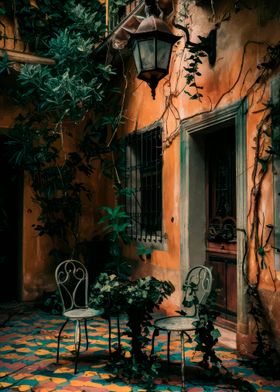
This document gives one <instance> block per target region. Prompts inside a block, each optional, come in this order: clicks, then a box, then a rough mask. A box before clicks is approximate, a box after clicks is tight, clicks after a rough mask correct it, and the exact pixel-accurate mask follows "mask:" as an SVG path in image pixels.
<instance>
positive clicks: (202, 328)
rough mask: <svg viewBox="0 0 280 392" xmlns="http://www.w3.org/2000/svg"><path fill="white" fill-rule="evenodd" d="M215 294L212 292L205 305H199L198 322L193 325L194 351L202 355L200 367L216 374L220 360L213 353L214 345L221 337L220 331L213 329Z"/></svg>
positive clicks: (215, 314)
mask: <svg viewBox="0 0 280 392" xmlns="http://www.w3.org/2000/svg"><path fill="white" fill-rule="evenodd" d="M215 298H216V294H215V292H212V293H211V294H210V296H209V299H208V301H207V303H206V304H205V305H200V310H199V313H198V314H199V320H198V321H197V322H195V323H194V325H195V341H196V343H197V346H196V348H195V350H196V351H200V352H202V354H203V358H202V361H201V365H202V366H203V367H205V368H206V369H211V372H216V371H218V369H219V368H220V365H221V360H220V358H219V357H218V356H217V354H216V351H215V348H214V347H215V345H216V344H217V342H218V338H219V337H220V336H221V334H220V331H219V330H218V329H217V328H216V327H215V325H214V322H215V320H216V318H217V316H218V312H217V311H216V310H215V308H214V303H215Z"/></svg>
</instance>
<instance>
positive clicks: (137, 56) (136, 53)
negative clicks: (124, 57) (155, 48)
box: [133, 41, 141, 74]
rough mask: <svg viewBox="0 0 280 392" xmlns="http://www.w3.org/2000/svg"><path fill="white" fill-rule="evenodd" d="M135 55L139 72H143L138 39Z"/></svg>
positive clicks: (134, 48) (134, 49) (135, 44)
mask: <svg viewBox="0 0 280 392" xmlns="http://www.w3.org/2000/svg"><path fill="white" fill-rule="evenodd" d="M133 57H134V62H135V66H136V69H137V73H138V74H140V72H141V59H140V53H139V46H138V42H137V41H136V42H135V43H134V47H133Z"/></svg>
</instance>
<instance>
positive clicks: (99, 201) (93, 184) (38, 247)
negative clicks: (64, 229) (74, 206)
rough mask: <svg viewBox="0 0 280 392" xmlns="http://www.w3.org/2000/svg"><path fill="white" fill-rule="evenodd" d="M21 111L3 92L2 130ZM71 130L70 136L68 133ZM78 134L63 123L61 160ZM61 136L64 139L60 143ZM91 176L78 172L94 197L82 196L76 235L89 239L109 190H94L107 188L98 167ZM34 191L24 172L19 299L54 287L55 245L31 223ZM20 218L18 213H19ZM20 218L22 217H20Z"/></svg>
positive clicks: (31, 297) (34, 216) (34, 213)
mask: <svg viewBox="0 0 280 392" xmlns="http://www.w3.org/2000/svg"><path fill="white" fill-rule="evenodd" d="M21 111H22V109H21V108H20V107H17V106H14V105H12V103H11V102H9V101H8V100H7V98H6V97H5V96H0V129H1V130H2V132H5V133H8V132H9V129H10V128H12V127H13V123H14V120H15V118H16V116H17V115H18V114H19V113H20V112H21ZM69 130H71V134H72V135H73V137H70V136H67V133H68V131H69ZM79 138H80V130H79V127H73V126H71V125H69V124H65V126H64V137H63V139H61V140H60V141H59V142H58V146H57V147H58V148H59V149H60V151H61V160H63V159H64V156H65V154H67V153H68V152H71V151H75V149H77V147H76V145H75V144H76V143H78V141H79ZM62 140H63V143H62ZM95 169H96V170H95V171H94V174H93V176H91V177H87V176H86V175H85V174H83V173H79V178H78V181H81V182H83V183H85V184H86V185H87V186H88V187H89V188H90V189H91V191H92V193H93V199H92V200H88V198H87V197H86V196H83V207H82V214H81V216H80V222H79V236H80V237H79V239H80V241H82V240H90V239H91V238H92V237H93V236H94V235H95V234H96V233H97V231H98V225H97V221H98V216H97V210H96V207H97V206H101V205H104V204H105V205H107V204H110V202H111V200H110V201H109V200H107V196H108V197H109V198H110V197H111V196H110V195H111V194H112V193H108V194H107V193H106V195H104V194H102V193H101V194H100V193H99V192H96V188H98V187H100V189H105V188H107V189H109V186H110V184H108V180H107V179H106V178H105V177H104V176H103V175H102V174H101V172H100V170H99V168H98V167H97V164H96V167H95ZM33 197H34V195H33V191H32V187H31V179H30V177H29V175H28V173H24V179H23V195H22V203H23V206H22V211H23V216H22V228H20V232H22V241H21V243H22V250H21V253H22V260H21V266H20V271H19V281H20V292H19V296H20V298H21V299H22V300H25V301H29V300H36V299H38V298H40V296H41V295H42V293H43V292H45V291H52V290H54V289H55V281H54V270H55V264H54V263H50V257H49V254H48V253H49V251H50V250H51V249H52V248H54V246H55V244H54V243H53V241H52V240H51V239H50V238H49V237H47V236H41V237H40V236H38V234H37V232H36V231H35V230H34V227H32V225H34V224H36V223H37V217H38V215H39V213H40V208H39V206H38V204H36V203H35V202H34V201H33ZM19 218H20V217H19ZM19 221H21V219H19ZM98 262H99V261H98V260H96V255H95V254H92V256H91V257H90V260H89V263H92V266H90V268H91V267H92V268H93V269H95V268H97V267H96V266H97V264H98Z"/></svg>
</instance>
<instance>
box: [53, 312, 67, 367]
mask: <svg viewBox="0 0 280 392" xmlns="http://www.w3.org/2000/svg"><path fill="white" fill-rule="evenodd" d="M68 321H69V320H68V319H66V320H65V322H64V323H63V325H62V327H61V328H60V330H59V333H58V337H57V349H56V363H57V364H58V363H59V347H60V338H61V333H62V331H63V329H64V327H65V326H66V324H67V323H68Z"/></svg>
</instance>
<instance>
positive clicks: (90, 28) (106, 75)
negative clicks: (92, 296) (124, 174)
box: [1, 0, 119, 257]
mask: <svg viewBox="0 0 280 392" xmlns="http://www.w3.org/2000/svg"><path fill="white" fill-rule="evenodd" d="M1 10H2V12H1V13H2V14H6V16H7V17H8V18H13V17H14V16H15V17H16V20H17V23H18V26H19V32H20V35H21V37H22V39H23V40H24V41H25V44H26V45H28V46H29V49H30V50H32V51H33V52H35V53H36V54H40V55H41V56H45V57H47V58H50V59H53V60H54V64H52V65H41V64H36V65H34V64H25V65H22V66H21V67H20V69H19V71H18V74H17V83H16V87H15V88H11V90H10V96H11V98H12V99H13V100H15V101H16V103H18V104H19V105H20V106H22V107H24V108H25V110H24V114H22V115H20V116H19V117H18V118H17V120H16V122H15V124H14V128H13V129H12V130H11V132H10V133H9V135H8V136H9V140H8V146H9V151H10V160H11V162H12V164H13V165H15V166H17V167H19V168H21V169H24V170H25V171H26V172H28V173H29V174H30V178H31V185H32V188H33V191H34V198H35V200H36V202H37V203H38V204H39V206H40V215H39V217H38V222H37V223H34V228H35V230H36V231H37V232H38V234H39V235H48V236H50V237H51V238H52V239H53V242H54V249H53V251H52V254H53V255H56V256H60V257H61V255H64V256H70V255H74V254H75V252H78V249H79V243H80V241H81V238H80V237H79V229H80V228H79V219H80V215H81V210H82V199H83V198H84V197H87V198H90V197H91V196H92V192H91V190H90V189H89V188H88V187H87V186H86V185H85V183H84V182H83V181H82V180H81V178H83V177H82V176H91V175H92V174H93V172H94V160H95V159H101V162H104V161H105V160H106V154H107V153H108V152H111V151H112V149H114V140H112V142H111V143H110V147H108V146H107V140H106V139H108V133H107V131H108V124H109V122H110V127H111V131H112V132H113V131H114V129H113V126H117V124H114V123H113V122H114V121H113V120H114V118H116V117H117V116H118V114H119V113H118V109H116V113H113V112H112V111H110V113H109V110H108V109H107V108H106V105H105V104H104V101H105V98H108V95H109V94H112V93H111V91H112V90H113V89H112V87H111V85H110V84H109V83H110V81H111V79H112V77H113V75H114V71H113V69H112V67H111V66H110V65H106V64H105V62H104V60H103V59H102V57H101V56H99V57H98V56H97V55H96V52H95V48H96V47H97V46H98V45H99V44H100V43H101V41H102V39H103V38H104V32H105V9H104V6H102V5H101V4H100V3H99V2H98V1H94V2H92V1H87V0H81V1H74V0H67V1H64V2H61V1H56V0H51V1H47V0H37V1H31V2H30V1H29V0H16V1H13V2H12V3H10V4H9V6H8V5H7V4H6V3H4V5H1ZM4 63H5V64H4ZM1 65H2V68H3V71H4V70H5V68H8V67H9V66H10V65H11V62H10V61H9V58H8V55H5V56H4V57H3V58H2V61H1ZM115 107H116V108H117V105H115ZM94 111H95V112H97V111H98V113H99V114H98V117H97V116H94V114H93V112H94ZM100 113H103V116H102V115H100ZM109 115H110V116H109ZM108 118H110V119H111V120H110V121H109V122H108ZM75 133H77V134H75ZM66 139H67V140H68V147H67V148H65V140H66ZM69 139H72V141H71V142H69ZM69 145H70V146H72V147H71V148H70V149H69Z"/></svg>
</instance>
